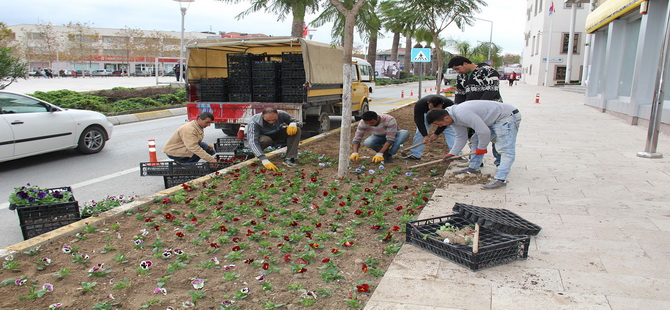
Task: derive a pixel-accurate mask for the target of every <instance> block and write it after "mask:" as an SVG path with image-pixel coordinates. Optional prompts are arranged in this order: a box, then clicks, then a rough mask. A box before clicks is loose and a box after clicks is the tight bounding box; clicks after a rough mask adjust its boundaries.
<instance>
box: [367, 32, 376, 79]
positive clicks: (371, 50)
mask: <svg viewBox="0 0 670 310" xmlns="http://www.w3.org/2000/svg"><path fill="white" fill-rule="evenodd" d="M378 34H379V32H378V31H377V30H373V31H372V32H371V33H370V40H369V41H370V42H369V43H368V56H367V57H366V60H367V61H368V62H369V63H370V65H371V66H372V74H374V72H375V71H376V70H377V69H375V60H377V39H378Z"/></svg>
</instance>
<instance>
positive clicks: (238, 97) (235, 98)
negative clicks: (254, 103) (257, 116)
mask: <svg viewBox="0 0 670 310" xmlns="http://www.w3.org/2000/svg"><path fill="white" fill-rule="evenodd" d="M228 98H229V99H230V102H250V101H251V92H249V93H243V94H240V93H230V95H229V96H228Z"/></svg>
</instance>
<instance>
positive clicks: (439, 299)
mask: <svg viewBox="0 0 670 310" xmlns="http://www.w3.org/2000/svg"><path fill="white" fill-rule="evenodd" d="M376 302H392V303H400V304H405V305H417V306H435V305H438V306H444V307H447V309H452V308H456V309H482V310H486V309H490V308H491V286H489V285H479V284H474V283H467V284H466V283H456V282H453V281H447V280H441V279H431V280H419V279H408V278H403V277H392V276H384V278H383V279H382V281H381V283H379V286H378V287H377V289H376V290H375V293H374V295H372V298H371V299H370V301H369V304H371V305H370V307H366V309H381V308H372V307H375V306H374V305H375V303H376ZM385 309H403V308H385ZM405 309H414V308H412V307H409V308H405Z"/></svg>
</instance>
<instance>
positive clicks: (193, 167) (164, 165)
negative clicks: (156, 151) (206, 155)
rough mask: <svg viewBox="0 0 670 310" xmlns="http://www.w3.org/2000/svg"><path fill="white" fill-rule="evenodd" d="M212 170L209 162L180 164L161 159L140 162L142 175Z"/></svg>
mask: <svg viewBox="0 0 670 310" xmlns="http://www.w3.org/2000/svg"><path fill="white" fill-rule="evenodd" d="M210 172H212V169H211V168H210V165H209V163H202V162H199V163H194V164H178V163H176V162H174V161H161V162H155V163H140V175H141V176H143V177H145V176H165V175H172V176H174V175H205V174H208V173H210Z"/></svg>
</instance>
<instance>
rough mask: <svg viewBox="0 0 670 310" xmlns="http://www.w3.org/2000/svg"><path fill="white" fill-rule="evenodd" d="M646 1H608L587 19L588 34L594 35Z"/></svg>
mask: <svg viewBox="0 0 670 310" xmlns="http://www.w3.org/2000/svg"><path fill="white" fill-rule="evenodd" d="M644 1H645V0H607V1H605V2H603V3H602V4H601V5H600V6H599V7H598V8H596V9H595V10H593V12H591V13H589V16H587V17H586V33H593V32H595V31H596V30H598V29H600V28H601V27H603V26H605V25H607V24H609V23H610V22H611V21H613V20H615V19H617V18H619V17H620V16H622V15H624V14H626V13H628V12H630V11H632V10H635V9H637V8H638V7H639V6H640V3H642V2H644Z"/></svg>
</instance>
